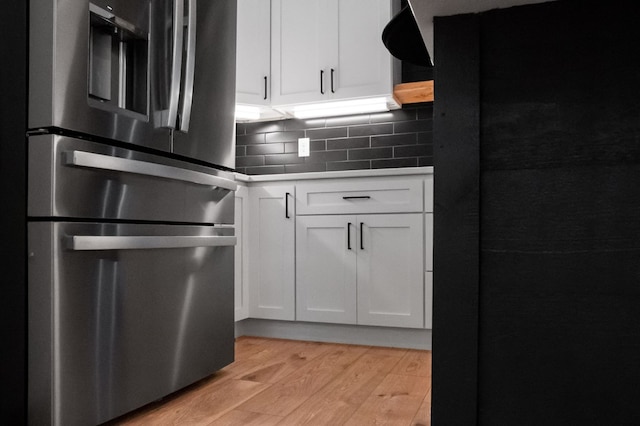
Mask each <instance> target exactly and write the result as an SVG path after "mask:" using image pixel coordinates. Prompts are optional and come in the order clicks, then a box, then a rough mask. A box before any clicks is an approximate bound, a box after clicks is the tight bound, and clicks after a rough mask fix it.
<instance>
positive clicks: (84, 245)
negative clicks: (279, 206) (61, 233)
mask: <svg viewBox="0 0 640 426" xmlns="http://www.w3.org/2000/svg"><path fill="white" fill-rule="evenodd" d="M65 238H66V247H67V248H68V249H69V250H73V251H86V250H150V249H175V248H191V247H224V246H235V245H236V244H237V239H236V237H234V236H217V235H192V236H182V235H179V236H155V235H154V236H147V235H132V236H110V235H96V236H94V235H71V236H68V237H65Z"/></svg>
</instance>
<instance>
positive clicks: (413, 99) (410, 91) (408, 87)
mask: <svg viewBox="0 0 640 426" xmlns="http://www.w3.org/2000/svg"><path fill="white" fill-rule="evenodd" d="M393 97H394V98H395V100H396V102H398V103H399V104H400V106H402V105H404V104H416V103H420V102H433V80H426V81H416V82H413V83H400V84H396V85H395V86H394V88H393Z"/></svg>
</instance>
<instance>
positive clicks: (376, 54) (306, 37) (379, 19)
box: [271, 0, 393, 106]
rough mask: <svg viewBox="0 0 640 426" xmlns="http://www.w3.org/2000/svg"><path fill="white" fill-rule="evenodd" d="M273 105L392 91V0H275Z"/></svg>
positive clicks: (390, 92) (365, 95)
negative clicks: (387, 33) (386, 36)
mask: <svg viewBox="0 0 640 426" xmlns="http://www.w3.org/2000/svg"><path fill="white" fill-rule="evenodd" d="M271 16H272V47H271V53H272V70H273V76H274V79H273V82H272V83H273V84H272V89H273V97H272V100H271V103H272V105H274V106H280V105H292V104H301V103H312V102H319V101H326V100H338V99H351V98H362V97H374V96H385V97H388V96H390V95H391V94H392V93H393V73H392V66H393V65H392V57H391V55H390V54H389V52H388V51H387V50H386V48H385V47H384V44H383V43H382V37H381V36H382V31H383V29H384V27H385V25H386V24H387V23H388V22H389V20H390V19H391V16H392V15H391V1H390V0H273V1H272V15H271Z"/></svg>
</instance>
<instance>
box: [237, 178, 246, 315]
mask: <svg viewBox="0 0 640 426" xmlns="http://www.w3.org/2000/svg"><path fill="white" fill-rule="evenodd" d="M248 197H249V189H248V188H247V187H246V186H238V190H237V191H236V209H235V227H236V238H237V241H238V242H237V243H236V247H235V258H234V262H235V263H234V268H235V275H234V280H235V283H234V285H235V297H234V300H235V320H236V321H240V320H243V319H245V318H248V317H249V264H248V257H249V256H248V250H249V232H250V231H249V209H248V207H247V205H248Z"/></svg>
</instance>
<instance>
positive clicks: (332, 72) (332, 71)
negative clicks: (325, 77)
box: [331, 68, 336, 93]
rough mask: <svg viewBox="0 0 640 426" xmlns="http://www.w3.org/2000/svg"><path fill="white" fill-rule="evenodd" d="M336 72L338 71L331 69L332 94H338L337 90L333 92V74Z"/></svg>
mask: <svg viewBox="0 0 640 426" xmlns="http://www.w3.org/2000/svg"><path fill="white" fill-rule="evenodd" d="M335 72H336V70H334V69H333V68H331V93H336V91H335V90H333V74H334V73H335Z"/></svg>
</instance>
